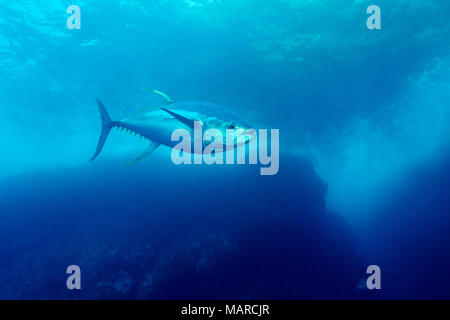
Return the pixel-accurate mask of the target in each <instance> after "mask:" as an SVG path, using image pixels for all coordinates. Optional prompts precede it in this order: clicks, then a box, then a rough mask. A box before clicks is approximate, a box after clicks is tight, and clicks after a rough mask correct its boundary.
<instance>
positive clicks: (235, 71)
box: [0, 0, 450, 296]
mask: <svg viewBox="0 0 450 320" xmlns="http://www.w3.org/2000/svg"><path fill="white" fill-rule="evenodd" d="M69 4H70V3H69V2H67V1H57V0H52V1H49V0H46V1H31V0H26V1H17V0H15V1H12V0H11V1H9V0H4V1H2V3H1V4H0V147H1V149H2V154H3V155H4V156H3V157H2V158H1V159H0V178H1V179H4V180H3V182H4V186H6V187H7V186H8V185H10V184H14V183H19V182H20V183H22V185H26V186H27V188H31V190H39V184H41V183H42V176H39V177H40V178H39V179H37V180H35V174H36V172H39V173H40V174H41V173H42V172H49V174H48V175H49V176H51V177H55V178H54V179H53V178H51V179H50V178H49V179H50V181H53V183H55V185H54V186H58V185H59V184H60V183H61V181H63V180H64V178H63V176H61V173H60V172H66V173H67V175H68V176H70V177H72V174H73V172H74V171H73V170H81V172H83V173H82V174H80V175H81V176H82V177H83V178H82V179H87V180H89V176H90V174H91V173H89V174H86V173H85V171H84V170H88V171H89V170H90V171H89V172H94V173H93V176H96V175H97V176H96V177H97V178H98V175H102V174H103V175H104V179H106V180H107V179H108V173H107V171H103V170H102V164H105V166H106V164H107V163H108V168H109V169H110V170H113V171H114V170H122V168H121V165H122V163H126V161H127V159H133V158H134V157H135V156H136V155H137V154H139V153H140V152H141V151H142V150H144V149H145V148H146V146H145V144H144V143H143V142H141V141H139V140H138V139H136V138H134V137H130V136H127V135H124V134H120V133H117V132H113V133H112V134H111V136H110V138H109V140H108V142H107V144H106V147H105V149H104V151H103V153H102V155H101V157H100V158H99V159H98V162H97V163H95V164H94V165H93V166H92V165H90V164H87V160H88V159H89V158H90V156H91V155H92V153H93V151H94V150H95V145H96V143H97V138H98V134H99V130H100V123H99V121H100V120H99V117H98V114H97V110H96V106H95V102H94V98H95V97H99V98H101V99H102V100H103V101H104V103H105V105H106V106H107V108H108V110H109V112H110V113H111V116H112V117H113V118H120V117H122V116H124V115H127V114H129V113H130V112H134V111H135V110H139V109H142V108H143V107H148V106H155V107H156V106H158V105H160V104H161V99H160V98H159V97H158V96H153V95H151V94H150V93H148V92H142V91H140V89H141V88H148V87H150V88H156V89H159V90H162V91H165V92H167V93H169V94H170V95H171V96H173V97H174V98H175V99H176V100H179V101H182V100H205V101H211V102H214V103H216V104H219V105H222V106H224V107H226V108H229V109H230V110H232V111H234V112H236V113H238V114H239V115H240V116H241V117H242V118H244V119H247V120H248V122H250V123H252V124H254V126H255V127H257V128H279V129H280V132H281V137H280V147H281V159H283V158H284V159H285V161H284V162H283V161H282V163H281V165H280V171H282V170H284V168H286V170H291V167H292V166H294V168H295V165H292V164H291V162H292V161H293V162H295V161H297V160H296V159H298V157H299V156H300V157H303V158H306V159H308V160H309V161H311V163H312V164H313V166H314V170H315V171H316V172H317V173H318V175H319V176H320V178H321V179H322V180H323V181H324V183H326V184H327V186H328V189H327V195H326V201H327V202H326V206H327V208H328V209H329V210H332V211H334V212H336V213H337V214H338V215H339V216H340V217H343V218H344V219H345V221H347V222H348V223H350V225H352V227H353V228H354V232H355V233H356V234H358V236H359V237H362V238H363V239H361V243H370V245H369V248H372V249H374V248H377V250H381V252H385V249H386V247H388V246H387V245H386V247H384V246H381V248H378V243H377V242H376V241H375V240H374V239H373V238H374V237H375V238H376V236H375V235H374V234H377V232H376V231H374V229H371V228H370V227H368V225H369V226H370V225H372V223H373V221H374V220H376V219H378V217H380V216H383V217H385V216H386V217H389V218H386V219H387V221H386V220H383V221H385V222H384V223H382V222H378V223H379V226H378V228H379V229H377V230H379V231H378V232H381V233H382V231H381V230H382V229H383V226H384V225H385V224H389V219H391V218H392V216H395V217H396V219H397V220H395V221H403V219H406V220H408V218H406V217H407V215H406V212H410V211H411V210H408V209H406V208H402V209H398V207H399V206H395V207H396V208H397V209H383V210H384V211H383V212H384V213H380V210H381V209H380V208H381V207H383V206H389V204H390V203H391V202H392V201H393V202H395V201H401V200H398V199H403V198H401V197H400V194H402V192H403V193H405V192H406V193H407V192H408V191H405V188H404V187H405V186H410V185H411V184H414V183H417V184H419V183H421V182H419V181H421V180H420V178H419V177H417V179H415V178H414V177H415V173H412V172H415V171H416V169H414V168H416V166H418V165H420V166H425V167H427V166H430V167H431V169H430V170H431V171H433V170H438V171H439V172H441V171H442V172H448V171H445V170H442V169H441V168H440V167H439V166H436V167H437V168H438V169H436V168H435V167H434V166H435V162H436V161H438V160H436V159H445V157H446V154H445V152H444V151H445V150H446V148H447V146H448V138H449V127H450V126H449V124H450V117H449V112H450V107H449V103H450V90H449V87H450V52H449V44H448V43H449V42H448V36H449V34H450V24H449V23H448V16H449V15H450V4H449V3H448V1H444V0H441V1H439V0H432V1H431V0H430V1H406V0H398V1H395V2H392V1H383V0H378V1H376V4H378V5H379V6H380V7H381V9H382V29H381V30H374V31H371V30H368V29H367V28H366V18H367V14H366V8H367V6H368V5H369V4H372V2H370V3H369V1H362V0H361V1H358V0H357V1H338V0H329V1H312V0H310V1H300V0H278V1H265V0H264V1H261V0H258V1H256V0H255V1H254V0H245V1H243V0H230V1H218V0H217V1H216V0H202V1H200V0H199V1H193V0H170V1H160V0H154V1H131V0H128V1H127V0H123V1H117V2H116V3H114V4H112V3H111V2H110V1H103V0H98V1H97V0H96V1H81V0H80V1H77V3H76V4H78V5H79V6H80V7H81V9H82V29H81V30H68V29H67V28H66V18H67V16H68V14H66V12H65V11H66V8H67V6H68V5H69ZM169 152H170V150H169V149H167V148H160V149H159V150H157V151H156V153H155V155H154V158H156V159H166V161H170V160H169ZM152 161H156V163H159V162H158V161H159V160H154V159H152V158H149V159H146V160H144V162H143V163H141V164H139V165H137V168H133V169H132V170H137V171H138V172H142V174H144V173H145V174H148V173H149V172H152V173H155V175H157V173H158V172H157V171H156V172H155V171H154V169H151V168H152V167H153V166H155V165H156V163H155V162H152ZM163 162H164V161H163ZM109 163H113V164H114V165H112V166H109ZM442 163H443V165H444V164H445V160H442ZM159 165H160V164H158V168H160V167H159ZM284 166H285V167H284ZM119 167H120V168H121V169H114V168H119ZM162 168H163V169H161V170H165V171H167V172H165V175H164V176H166V177H167V174H168V172H169V173H170V174H171V175H172V176H173V177H174V181H179V179H180V177H177V176H176V172H175V171H173V170H174V168H173V167H172V166H170V165H169V164H167V165H166V166H164V165H163V167H162ZM433 168H434V169H433ZM53 170H57V171H58V170H60V171H58V172H59V173H57V174H55V175H54V174H53ZM96 170H99V171H96ZM292 170H293V169H292ZM311 170H312V169H311ZM75 172H79V171H75ZM120 172H121V174H123V175H124V176H126V175H127V173H126V172H122V171H120ZM172 172H173V173H172ZM289 172H290V171H289ZM18 174H21V175H20V178H17V179H19V180H17V179H16V178H15V176H16V175H18ZM217 174H218V175H219V176H216V177H215V179H214V181H215V183H218V181H221V176H220V175H221V174H222V173H221V171H220V170H219V171H218V173H217ZM133 175H134V174H133ZM411 176H412V177H413V178H411ZM27 177H29V180H27V179H28V178H27ZM134 177H135V179H136V183H137V184H139V183H140V182H139V174H137V175H136V176H134ZM444 177H447V175H446V174H444ZM52 179H53V180H52ZM149 179H151V178H149ZM155 179H158V178H157V177H155ZM168 179H169V178H168ZM295 179H296V177H295V175H293V176H291V178H290V179H288V182H283V183H284V184H281V185H280V186H281V187H285V188H286V189H285V190H286V191H285V192H287V193H288V194H291V193H292V194H295V193H296V192H297V190H296V189H294V188H293V187H292V186H293V185H295V187H296V188H299V189H302V185H301V181H295V183H294V182H293V180H295ZM44 180H45V179H44ZM193 180H197V179H195V178H193ZM205 180H206V181H205ZM14 181H16V182H14ZM17 181H19V182H17ZM37 181H38V182H37ZM405 181H407V182H405ZM110 182H111V183H110V185H111V186H114V185H117V184H118V182H117V181H110ZM113 182H114V183H113ZM93 183H94V182H93ZM95 183H97V182H95ZM199 183H200V182H199ZM210 183H211V182H209V181H208V179H204V180H202V181H201V185H205V186H208V185H210ZM249 183H250V185H249V186H248V188H251V185H252V180H251V179H250V182H249ZM255 183H256V181H255ZM309 183H310V182H309V180H308V179H306V180H305V184H304V186H305V188H307V187H306V186H307V185H309ZM33 185H35V186H36V187H35V188H33V187H32V186H33ZM75 185H76V184H75ZM19 186H20V184H19ZM147 187H148V186H147ZM222 188H225V187H224V186H222ZM50 189H52V188H50ZM131 189H132V190H135V189H134V188H131ZM225 189H226V188H225ZM438 189H439V187H438V184H431V185H430V186H429V187H428V189H427V191H428V192H430V193H432V192H433V191H434V190H438ZM11 190H12V191H11ZM20 190H21V188H20V187H17V188H15V189H14V188H12V189H10V191H9V193H7V194H8V199H9V197H10V196H11V194H14V192H13V191H15V192H16V196H17V194H19V193H20ZM40 191H41V192H42V190H40ZM67 192H69V191H67ZM98 192H99V194H100V195H99V196H102V197H107V196H108V195H107V192H106V191H105V194H102V191H101V190H100V189H99V190H98ZM5 194H6V193H5ZM5 194H4V195H5ZM45 194H47V192H45ZM63 194H65V193H63ZM158 194H159V193H158ZM236 194H238V193H236ZM236 194H233V195H236ZM397 195H398V196H397ZM60 196H61V195H60ZM250 196H253V197H256V193H250ZM35 197H38V198H41V197H43V196H42V194H40V195H39V196H35ZM444 198H445V197H444ZM41 199H42V198H41ZM59 199H61V198H59V197H56V198H55V199H53V200H52V202H55V203H56V204H55V205H56V206H58V201H60V200H59ZM89 199H90V198H88V200H84V201H87V202H86V203H85V204H84V206H85V208H86V209H85V210H87V212H91V211H92V212H93V211H94V210H93V209H90V208H91V207H90V205H89V201H93V200H92V199H91V200H89ZM201 199H202V200H201V201H202V203H209V200H210V199H209V198H208V199H206V198H201ZM439 199H440V201H442V202H443V203H444V204H445V203H446V200H445V199H443V198H439ZM247 200H248V201H250V200H249V199H247ZM263 200H264V199H259V198H255V200H254V202H255V203H258V201H260V202H261V201H262V202H264V201H263ZM41 201H44V200H41ZM45 201H47V200H45ZM130 201H131V200H130ZM136 201H137V203H136ZM139 201H140V200H136V199H134V200H133V207H137V208H138V207H139V203H140V202H139ZM211 201H213V200H211ZM230 201H231V200H230ZM430 201H431V200H430ZM213 202H217V201H216V200H214V201H213ZM219 202H220V201H219ZM231 202H232V203H234V205H232V207H233V208H237V207H239V205H240V203H243V200H242V199H239V198H237V199H233V200H232V201H231ZM244 202H245V201H244ZM38 203H39V201H38ZM142 203H143V202H142ZM220 203H221V202H220ZM125 204H128V205H130V203H128V202H127V201H125ZM16 205H18V204H16ZM272 205H273V208H276V210H277V211H280V212H283V205H282V204H281V203H279V204H277V203H275V204H273V203H272ZM300 206H301V205H300ZM5 207H6V206H5ZM60 207H61V208H62V209H61V210H63V211H64V210H67V202H66V201H65V200H64V201H63V200H61V202H60ZM125 207H126V205H125ZM128 207H129V206H128ZM400 207H401V206H400ZM7 208H8V210H5V211H4V212H8V213H10V214H11V215H12V213H13V212H17V211H19V212H23V211H22V209H21V210H18V209H17V210H15V206H14V205H11V203H10V202H8V206H7ZM157 208H158V210H162V211H164V208H165V207H164V205H162V204H160V205H159V206H157ZM257 208H259V207H258V205H255V211H257V210H258V209H257ZM445 208H446V206H445V205H442V206H439V205H438V206H436V207H435V208H434V209H432V212H433V215H435V216H436V217H440V216H442V215H444V214H445V213H446V209H445ZM30 210H31V212H29V211H30ZM224 210H225V209H224ZM233 210H236V209H233ZM26 211H27V212H29V213H28V214H29V215H31V216H33V212H34V213H35V214H36V216H40V215H41V214H43V212H40V210H39V207H34V208H29V209H28V210H26ZM184 211H185V212H186V214H188V215H189V213H190V212H195V210H193V209H191V208H190V209H188V210H184ZM250 211H251V210H250ZM100 212H103V211H102V210H100ZM121 212H123V210H121V211H120V212H119V211H117V212H114V215H116V214H119V216H120V213H121ZM205 212H206V211H205ZM386 212H389V213H390V214H387V213H386ZM106 214H107V215H110V214H111V212H110V211H109V212H108V213H106V212H105V215H106ZM107 215H106V216H101V217H100V218H99V219H100V220H101V219H107ZM8 219H12V220H11V221H13V224H14V225H16V226H17V227H18V228H20V225H21V224H20V219H21V218H20V217H17V216H14V217H9V218H8ZM8 219H7V220H4V221H3V223H4V225H6V223H7V221H9V223H11V221H10V220H8ZM14 219H19V220H14ZM424 219H425V218H424ZM138 220H139V219H138ZM313 220H314V219H313ZM425 220H426V219H425ZM18 221H19V222H18ZM44 221H45V219H44ZM419 221H421V219H419ZM86 223H87V225H89V223H88V222H86ZM130 223H131V224H132V225H134V224H133V223H132V222H130ZM407 224H408V223H404V222H398V224H396V223H395V226H396V227H395V228H393V230H392V231H391V234H396V235H398V234H400V235H399V237H400V238H401V237H402V234H404V235H406V234H409V233H408V226H407ZM83 225H84V224H82V223H81V224H80V225H79V227H80V228H83ZM424 225H426V224H424ZM428 227H429V226H428ZM428 227H427V228H428ZM57 228H58V227H57V226H54V228H52V230H55V229H57ZM86 228H87V227H86ZM89 228H91V225H89ZM104 228H105V230H108V232H112V231H111V230H116V229H114V228H112V226H111V225H110V224H106V227H104ZM130 228H131V229H133V228H132V227H130ZM368 229H369V230H372V232H373V233H372V234H370V232H369V231H367V230H368ZM432 229H433V228H432V227H429V228H428V229H426V230H432ZM33 230H34V229H33ZM37 230H41V231H39V232H38V231H36V230H34V231H30V232H29V234H31V235H33V232H36V234H41V232H42V229H41V228H37ZM96 230H100V231H101V230H102V227H101V225H96ZM9 236H10V238H9V239H14V235H13V234H11V235H9ZM365 236H367V239H364V237H365ZM20 237H22V236H17V237H16V238H20ZM40 239H41V238H40ZM53 239H58V237H57V236H56V235H53ZM99 241H100V242H101V240H99ZM389 241H396V240H395V239H391V240H389ZM445 241H446V240H445V239H442V241H438V240H436V245H437V246H438V247H440V246H444V244H446V243H448V242H445ZM374 243H375V244H374ZM407 244H408V245H409V242H407ZM405 245H406V244H405ZM70 246H74V245H70ZM361 248H362V245H361V247H360V248H359V250H361V251H364V250H363V249H361ZM25 251H26V250H25ZM30 252H32V251H30ZM10 254H13V256H14V252H13V253H11V252H10ZM17 254H19V253H17ZM439 254H440V255H441V254H442V253H439ZM361 256H362V257H363V260H364V259H366V258H367V257H373V256H374V255H372V254H371V252H363V253H361ZM32 257H33V253H31V257H30V259H32ZM380 259H381V258H380ZM383 259H384V258H383ZM386 259H388V258H386ZM367 260H371V259H370V258H368V259H367ZM406 260H407V259H406ZM406 260H405V261H406ZM444 260H445V259H444ZM371 263H376V262H371ZM444 265H445V263H444ZM421 267H423V266H421ZM112 270H113V269H112ZM363 273H364V272H363ZM394 279H395V277H394ZM323 290H324V292H326V291H327V290H326V288H323ZM50 291H51V290H50ZM400 291H401V290H400ZM401 293H402V292H401ZM441 294H443V293H442V292H441ZM444 294H445V292H444ZM293 295H295V294H294V293H293ZM25 296H26V295H25ZM44 296H45V295H44ZM56 296H58V295H56ZM144 296H145V295H144ZM317 296H320V294H318V295H317ZM336 296H337V295H336Z"/></svg>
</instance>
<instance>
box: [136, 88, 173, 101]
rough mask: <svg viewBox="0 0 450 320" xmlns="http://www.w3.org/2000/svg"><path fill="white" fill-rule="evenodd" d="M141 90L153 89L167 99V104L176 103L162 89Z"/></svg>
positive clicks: (152, 90)
mask: <svg viewBox="0 0 450 320" xmlns="http://www.w3.org/2000/svg"><path fill="white" fill-rule="evenodd" d="M141 90H142V91H151V92H153V93H156V94H157V95H159V96H161V97H163V98H164V100H166V104H172V103H175V100H173V99H172V98H171V97H170V96H169V95H168V94H167V93H164V92H162V91H159V90H155V89H148V88H144V89H141Z"/></svg>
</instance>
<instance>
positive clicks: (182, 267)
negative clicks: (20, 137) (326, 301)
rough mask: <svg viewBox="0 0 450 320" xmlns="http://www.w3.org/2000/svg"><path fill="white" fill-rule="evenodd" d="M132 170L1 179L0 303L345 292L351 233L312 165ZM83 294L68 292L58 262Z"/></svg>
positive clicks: (157, 163) (152, 165)
mask: <svg viewBox="0 0 450 320" xmlns="http://www.w3.org/2000/svg"><path fill="white" fill-rule="evenodd" d="M281 159H282V162H281V164H280V172H279V174H278V175H276V176H260V175H259V168H256V167H255V166H220V167H219V166H210V167H208V166H180V167H177V166H174V165H172V164H167V161H165V159H164V161H161V160H160V159H159V158H158V157H154V158H152V159H151V160H149V161H147V162H145V163H142V164H141V165H139V166H135V167H133V168H127V169H124V168H122V167H121V166H120V165H119V164H118V163H116V162H115V163H107V164H105V161H103V162H102V161H100V162H99V163H97V164H96V165H95V166H89V167H82V168H76V169H56V170H53V171H52V172H48V171H46V172H45V173H35V174H27V175H26V176H25V175H24V176H18V177H15V178H9V179H7V180H4V181H1V182H0V191H1V192H0V194H1V199H0V203H1V212H2V216H3V217H4V218H3V221H2V223H1V224H0V240H1V241H2V243H7V244H8V245H7V246H4V247H3V248H1V249H0V258H1V261H2V268H1V269H0V285H1V287H2V291H1V293H0V297H1V298H19V299H20V298H39V299H47V298H53V299H55V298H56V299H79V298H87V299H168V298H179V299H181V298H185V299H186V298H192V299H196V298H210V299H215V298H234V299H263V298H273V299H281V298H287V299H295V298H352V297H355V296H356V294H357V291H358V290H357V289H356V287H357V284H358V282H359V281H360V279H361V278H362V277H363V276H364V271H365V269H364V266H363V264H362V261H361V259H360V258H359V256H358V254H357V250H358V248H357V245H356V241H355V239H354V236H353V233H352V231H351V230H350V229H349V228H348V226H347V225H346V223H345V222H344V221H343V220H342V219H341V218H340V217H339V216H338V215H336V214H333V213H330V212H328V211H327V209H326V206H325V201H324V196H325V194H326V185H325V184H324V183H323V182H322V181H321V180H320V179H319V178H318V176H317V174H316V173H315V172H314V169H313V167H312V166H311V164H310V163H308V162H307V161H305V160H302V159H300V158H298V157H292V156H288V155H283V156H282V157H281ZM71 264H76V265H79V266H80V268H81V273H82V289H81V290H72V291H69V290H67V288H66V278H67V276H68V275H67V274H66V273H65V271H66V268H67V266H68V265H71Z"/></svg>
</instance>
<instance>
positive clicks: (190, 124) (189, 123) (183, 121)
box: [161, 108, 200, 129]
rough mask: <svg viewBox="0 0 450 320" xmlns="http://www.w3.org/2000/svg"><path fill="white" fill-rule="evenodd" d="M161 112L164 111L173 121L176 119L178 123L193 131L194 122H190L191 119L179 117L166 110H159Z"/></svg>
mask: <svg viewBox="0 0 450 320" xmlns="http://www.w3.org/2000/svg"><path fill="white" fill-rule="evenodd" d="M161 110H164V111H165V112H167V113H168V114H170V115H171V116H172V117H174V118H175V119H177V120H178V121H180V122H181V123H184V124H185V125H187V126H188V127H189V128H191V129H194V122H195V121H196V120H192V119H188V118H186V117H183V116H182V115H179V114H178V113H175V112H173V111H170V110H168V109H166V108H161ZM199 122H200V121H199Z"/></svg>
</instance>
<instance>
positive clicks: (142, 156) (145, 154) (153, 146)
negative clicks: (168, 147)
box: [127, 141, 160, 167]
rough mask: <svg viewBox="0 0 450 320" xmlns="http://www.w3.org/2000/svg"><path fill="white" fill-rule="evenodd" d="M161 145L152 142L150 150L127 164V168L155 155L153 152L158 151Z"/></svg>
mask: <svg viewBox="0 0 450 320" xmlns="http://www.w3.org/2000/svg"><path fill="white" fill-rule="evenodd" d="M159 145H160V144H159V143H156V142H153V141H152V142H150V145H149V146H148V148H147V149H146V150H145V151H144V153H142V154H141V155H140V156H139V157H137V158H136V159H134V160H133V161H130V162H128V163H127V167H129V166H132V165H133V164H135V163H136V162H138V161H140V160H142V159H144V158H145V157H147V156H149V155H151V154H152V153H153V151H155V150H156V148H158V147H159Z"/></svg>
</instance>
